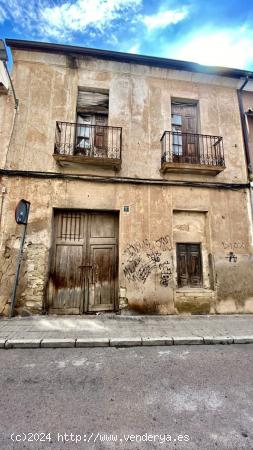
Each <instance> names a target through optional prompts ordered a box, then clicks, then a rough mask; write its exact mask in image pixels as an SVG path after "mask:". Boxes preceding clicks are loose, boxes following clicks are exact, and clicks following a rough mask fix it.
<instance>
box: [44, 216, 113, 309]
mask: <svg viewBox="0 0 253 450" xmlns="http://www.w3.org/2000/svg"><path fill="white" fill-rule="evenodd" d="M53 247H54V248H53V257H52V264H51V273H50V279H49V293H48V303H49V305H48V306H49V312H52V313H58V314H82V313H84V312H92V311H103V310H114V309H117V290H118V289H117V274H118V215H117V214H114V213H102V212H101V213H96V212H94V213H92V212H91V213H86V212H83V211H57V212H56V214H55V228H54V245H53Z"/></svg>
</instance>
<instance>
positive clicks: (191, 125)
mask: <svg viewBox="0 0 253 450" xmlns="http://www.w3.org/2000/svg"><path fill="white" fill-rule="evenodd" d="M171 130H172V137H173V142H172V146H173V159H174V162H177V161H182V162H183V161H185V162H189V161H190V162H193V158H194V162H196V163H197V162H198V159H199V151H198V145H197V144H198V137H197V131H198V120H197V102H191V103H190V102H185V101H184V102H183V101H182V102H179V101H172V104H171ZM188 160H189V161H188Z"/></svg>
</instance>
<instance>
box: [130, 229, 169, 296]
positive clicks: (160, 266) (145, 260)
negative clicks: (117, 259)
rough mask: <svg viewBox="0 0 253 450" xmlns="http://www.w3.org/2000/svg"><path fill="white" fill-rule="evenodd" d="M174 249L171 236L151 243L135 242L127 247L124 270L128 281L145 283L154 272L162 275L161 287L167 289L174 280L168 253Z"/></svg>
mask: <svg viewBox="0 0 253 450" xmlns="http://www.w3.org/2000/svg"><path fill="white" fill-rule="evenodd" d="M171 248H172V246H171V239H170V236H169V235H166V236H162V237H160V238H159V239H156V240H153V241H149V240H148V239H144V240H143V241H135V242H132V243H130V244H128V246H127V247H126V249H125V251H124V255H125V257H126V263H125V266H124V269H123V272H124V275H125V277H126V278H127V279H128V281H136V282H138V281H139V282H141V283H143V284H144V283H145V282H146V281H147V279H148V277H149V276H150V275H151V273H152V272H154V271H156V272H157V274H160V285H161V286H164V287H167V286H168V285H169V281H170V280H171V278H172V269H171V267H170V262H169V261H168V260H167V259H166V260H165V258H168V251H170V250H171Z"/></svg>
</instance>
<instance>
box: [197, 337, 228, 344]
mask: <svg viewBox="0 0 253 450" xmlns="http://www.w3.org/2000/svg"><path fill="white" fill-rule="evenodd" d="M234 339H235V338H234V337H232V336H204V343H205V344H233V342H234Z"/></svg>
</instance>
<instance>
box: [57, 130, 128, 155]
mask: <svg viewBox="0 0 253 450" xmlns="http://www.w3.org/2000/svg"><path fill="white" fill-rule="evenodd" d="M121 147H122V129H121V128H120V127H111V126H102V125H87V124H79V123H69V122H56V130H55V145H54V155H55V156H63V157H75V156H78V157H81V158H82V157H83V158H84V159H89V160H90V159H93V158H94V159H95V158H97V159H103V160H106V159H110V160H117V161H119V160H121ZM79 159H80V158H79Z"/></svg>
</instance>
